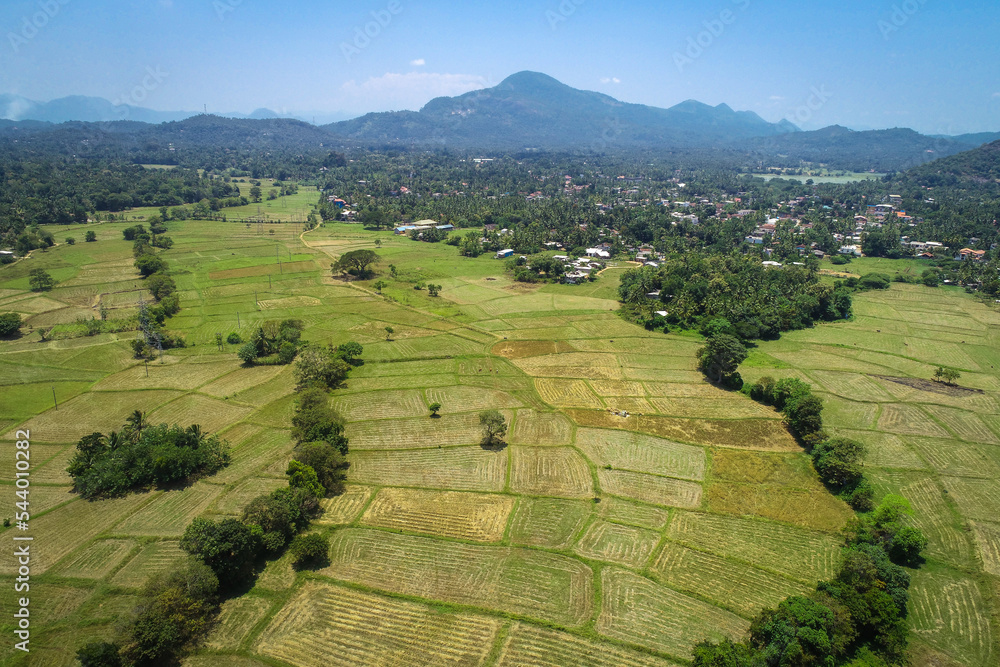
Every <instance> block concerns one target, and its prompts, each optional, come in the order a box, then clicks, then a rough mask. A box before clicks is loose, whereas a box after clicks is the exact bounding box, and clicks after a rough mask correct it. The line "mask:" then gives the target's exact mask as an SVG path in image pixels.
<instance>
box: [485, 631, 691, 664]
mask: <svg viewBox="0 0 1000 667" xmlns="http://www.w3.org/2000/svg"><path fill="white" fill-rule="evenodd" d="M496 665H497V667H524V666H525V665H532V667H565V666H566V665H574V667H676V665H675V664H674V663H671V662H668V661H666V660H663V659H661V658H657V657H654V656H651V655H647V654H645V653H640V652H638V651H633V650H630V649H626V648H620V647H617V646H611V645H608V644H598V643H596V642H591V641H588V640H586V639H581V638H579V637H576V636H574V635H569V634H566V633H564V632H557V631H555V630H548V629H544V628H538V627H535V626H533V625H527V624H525V623H514V625H513V626H512V627H511V629H510V634H509V635H508V636H507V641H506V642H505V643H504V645H503V649H502V650H501V651H500V657H499V659H498V660H497V663H496Z"/></svg>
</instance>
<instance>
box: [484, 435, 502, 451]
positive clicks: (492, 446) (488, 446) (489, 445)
mask: <svg viewBox="0 0 1000 667" xmlns="http://www.w3.org/2000/svg"><path fill="white" fill-rule="evenodd" d="M479 446H480V447H482V448H483V449H484V450H485V451H487V452H502V451H503V450H505V449H507V443H506V442H504V441H503V440H492V439H489V438H487V439H485V440H483V441H482V442H480V443H479Z"/></svg>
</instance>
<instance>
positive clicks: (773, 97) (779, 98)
mask: <svg viewBox="0 0 1000 667" xmlns="http://www.w3.org/2000/svg"><path fill="white" fill-rule="evenodd" d="M768 99H769V100H771V101H772V102H781V101H783V100H784V99H785V98H784V97H782V96H781V95H771V97H769V98H768Z"/></svg>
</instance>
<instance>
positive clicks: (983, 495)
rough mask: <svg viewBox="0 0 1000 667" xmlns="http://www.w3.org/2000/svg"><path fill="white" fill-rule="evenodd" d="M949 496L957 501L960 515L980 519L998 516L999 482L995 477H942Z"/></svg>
mask: <svg viewBox="0 0 1000 667" xmlns="http://www.w3.org/2000/svg"><path fill="white" fill-rule="evenodd" d="M941 481H942V482H943V483H944V486H945V489H947V491H948V495H949V497H950V498H951V499H952V500H954V501H955V502H956V503H958V507H959V509H960V510H961V512H962V516H964V517H968V518H970V519H978V520H980V521H996V520H997V518H998V517H1000V484H998V483H997V481H996V480H995V479H972V478H968V477H942V478H941Z"/></svg>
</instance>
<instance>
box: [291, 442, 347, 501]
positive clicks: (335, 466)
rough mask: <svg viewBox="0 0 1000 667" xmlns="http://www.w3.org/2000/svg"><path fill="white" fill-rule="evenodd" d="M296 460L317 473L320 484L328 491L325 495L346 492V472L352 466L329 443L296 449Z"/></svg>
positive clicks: (311, 443) (311, 444) (314, 443)
mask: <svg viewBox="0 0 1000 667" xmlns="http://www.w3.org/2000/svg"><path fill="white" fill-rule="evenodd" d="M294 456H295V460H296V461H301V462H302V463H304V464H305V465H307V466H309V467H311V468H312V469H313V470H314V471H315V472H316V477H317V478H318V479H319V483H320V484H322V485H323V488H324V489H325V490H326V493H325V494H324V495H333V496H335V495H339V494H341V493H343V492H344V480H345V479H346V477H347V476H346V474H345V471H346V470H347V468H348V466H349V465H350V464H349V463H347V461H346V459H344V455H343V454H341V453H340V450H339V449H337V448H336V447H334V446H333V445H331V444H330V443H328V442H307V443H303V444H301V445H299V446H298V447H297V448H296V449H295V454H294Z"/></svg>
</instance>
